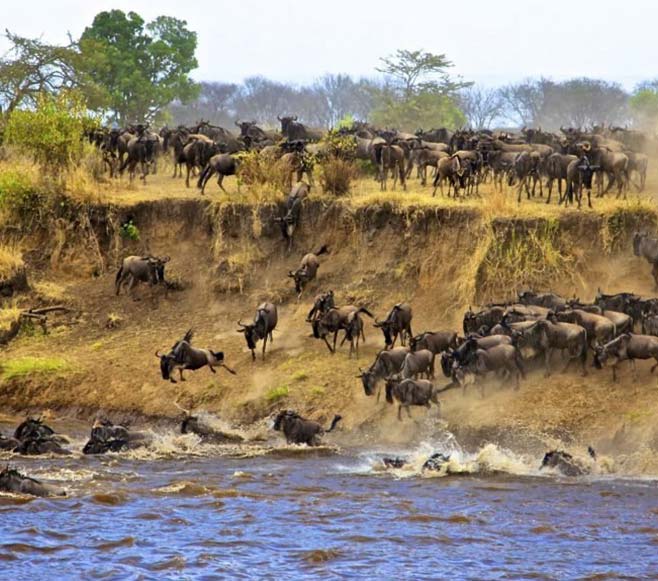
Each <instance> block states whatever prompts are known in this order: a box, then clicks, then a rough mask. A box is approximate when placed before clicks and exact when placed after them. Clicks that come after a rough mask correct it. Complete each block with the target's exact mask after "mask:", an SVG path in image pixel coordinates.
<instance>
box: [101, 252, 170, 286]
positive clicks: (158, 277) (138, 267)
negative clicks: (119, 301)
mask: <svg viewBox="0 0 658 581" xmlns="http://www.w3.org/2000/svg"><path fill="white" fill-rule="evenodd" d="M167 262H169V257H168V256H163V257H162V258H159V257H157V256H126V258H124V259H123V261H122V262H121V266H120V267H119V270H118V271H117V274H116V277H115V278H114V288H115V292H116V294H117V295H118V294H119V293H120V292H121V288H122V287H123V286H124V285H125V284H126V282H128V281H130V282H129V283H128V292H132V290H133V288H134V287H135V285H136V284H138V283H146V284H148V285H150V286H155V285H157V284H161V285H165V286H166V285H167V282H166V281H165V277H164V270H165V264H167Z"/></svg>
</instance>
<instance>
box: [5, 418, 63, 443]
mask: <svg viewBox="0 0 658 581" xmlns="http://www.w3.org/2000/svg"><path fill="white" fill-rule="evenodd" d="M54 434H55V432H54V430H53V429H52V428H51V427H50V426H47V425H46V424H44V423H43V422H42V421H41V418H27V419H26V420H25V421H23V422H22V423H21V424H20V425H19V426H18V427H17V428H16V431H15V432H14V438H16V439H17V440H21V441H22V440H38V439H42V438H49V437H51V436H53V435H54Z"/></svg>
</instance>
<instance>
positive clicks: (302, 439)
mask: <svg viewBox="0 0 658 581" xmlns="http://www.w3.org/2000/svg"><path fill="white" fill-rule="evenodd" d="M342 419H343V418H342V417H341V416H339V415H335V416H334V419H333V420H332V421H331V425H330V426H329V427H328V428H327V429H326V430H325V429H324V428H323V427H322V426H321V425H320V424H319V423H318V422H314V421H312V420H306V419H304V418H302V417H301V416H300V415H299V414H298V413H297V412H294V411H292V410H284V411H281V412H279V413H278V415H277V416H276V418H275V419H274V426H273V427H274V429H275V430H276V431H277V432H283V433H284V435H285V436H286V441H287V442H288V444H307V445H308V446H319V445H320V438H321V437H322V435H323V434H328V433H329V432H332V431H333V429H334V428H335V427H336V424H337V423H338V422H339V421H340V420H342Z"/></svg>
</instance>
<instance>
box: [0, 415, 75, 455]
mask: <svg viewBox="0 0 658 581" xmlns="http://www.w3.org/2000/svg"><path fill="white" fill-rule="evenodd" d="M13 439H14V440H16V441H17V442H18V445H17V446H16V447H15V448H14V449H13V452H16V453H17V454H21V455H23V456H37V455H40V454H60V455H66V454H70V453H71V452H70V451H69V450H66V449H65V448H63V447H62V444H66V443H68V440H67V439H66V438H65V437H63V436H59V435H57V434H55V431H54V430H53V429H52V428H51V427H50V426H47V425H46V424H44V423H43V422H42V421H41V418H27V419H26V420H24V421H23V422H21V424H19V426H18V427H17V428H16V430H15V431H14V437H13Z"/></svg>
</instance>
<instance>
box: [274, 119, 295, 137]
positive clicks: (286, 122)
mask: <svg viewBox="0 0 658 581" xmlns="http://www.w3.org/2000/svg"><path fill="white" fill-rule="evenodd" d="M276 118H277V119H278V120H279V121H280V122H281V133H283V134H284V135H286V134H287V133H288V130H289V129H290V126H291V125H292V124H293V123H294V122H295V121H297V115H294V116H285V117H279V116H278V115H277V116H276Z"/></svg>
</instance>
